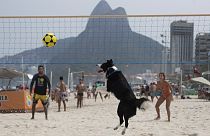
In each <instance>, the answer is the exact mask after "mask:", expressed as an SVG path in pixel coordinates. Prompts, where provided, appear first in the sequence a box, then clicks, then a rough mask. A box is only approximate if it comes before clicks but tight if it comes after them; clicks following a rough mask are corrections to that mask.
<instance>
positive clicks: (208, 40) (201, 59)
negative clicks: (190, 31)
mask: <svg viewBox="0 0 210 136" xmlns="http://www.w3.org/2000/svg"><path fill="white" fill-rule="evenodd" d="M209 55H210V33H198V34H197V35H196V38H195V62H196V65H198V66H199V67H200V68H201V71H207V70H209V63H210V62H209V61H210V56H209Z"/></svg>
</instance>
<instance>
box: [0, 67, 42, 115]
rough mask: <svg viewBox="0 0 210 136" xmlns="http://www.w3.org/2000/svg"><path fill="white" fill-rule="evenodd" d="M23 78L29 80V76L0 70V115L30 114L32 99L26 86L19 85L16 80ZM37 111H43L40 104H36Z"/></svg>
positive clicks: (8, 70)
mask: <svg viewBox="0 0 210 136" xmlns="http://www.w3.org/2000/svg"><path fill="white" fill-rule="evenodd" d="M23 76H24V78H25V79H27V80H29V79H30V78H31V76H30V75H28V74H25V73H22V72H19V71H17V70H14V69H9V68H0V113H9V112H30V111H31V108H32V97H31V96H30V93H29V89H28V87H27V85H24V84H20V83H19V82H18V79H20V78H22V77H23ZM36 110H37V111H43V106H42V104H41V102H38V104H37V107H36Z"/></svg>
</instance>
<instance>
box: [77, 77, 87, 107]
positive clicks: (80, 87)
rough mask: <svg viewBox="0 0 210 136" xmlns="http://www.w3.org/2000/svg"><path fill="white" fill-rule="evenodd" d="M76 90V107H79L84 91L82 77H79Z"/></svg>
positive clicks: (81, 103)
mask: <svg viewBox="0 0 210 136" xmlns="http://www.w3.org/2000/svg"><path fill="white" fill-rule="evenodd" d="M76 90H77V108H79V107H80V108H81V107H82V105H83V94H84V92H85V91H86V86H85V84H84V81H83V79H79V84H78V85H77V86H76Z"/></svg>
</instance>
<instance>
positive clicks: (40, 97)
mask: <svg viewBox="0 0 210 136" xmlns="http://www.w3.org/2000/svg"><path fill="white" fill-rule="evenodd" d="M39 100H40V101H41V102H42V104H43V105H47V104H48V102H49V96H47V95H39V94H34V96H33V103H36V104H37V103H38V101H39Z"/></svg>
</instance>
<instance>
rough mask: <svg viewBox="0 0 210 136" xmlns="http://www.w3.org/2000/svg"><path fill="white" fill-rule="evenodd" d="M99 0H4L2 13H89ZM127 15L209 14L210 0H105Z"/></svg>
mask: <svg viewBox="0 0 210 136" xmlns="http://www.w3.org/2000/svg"><path fill="white" fill-rule="evenodd" d="M99 1H100V0H1V4H0V16H30V15H31V16H35V15H37V16H42V15H43V16H44V15H52V16H72V15H76V16H77V15H90V13H91V11H92V10H93V8H94V7H95V6H96V4H97V3H98V2H99ZM106 1H107V2H108V3H109V5H110V6H111V7H112V8H113V9H115V8H117V7H124V8H125V10H126V12H127V14H130V15H134V14H204V13H205V14H206V13H210V8H209V7H210V0H106Z"/></svg>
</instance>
